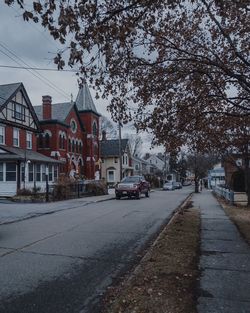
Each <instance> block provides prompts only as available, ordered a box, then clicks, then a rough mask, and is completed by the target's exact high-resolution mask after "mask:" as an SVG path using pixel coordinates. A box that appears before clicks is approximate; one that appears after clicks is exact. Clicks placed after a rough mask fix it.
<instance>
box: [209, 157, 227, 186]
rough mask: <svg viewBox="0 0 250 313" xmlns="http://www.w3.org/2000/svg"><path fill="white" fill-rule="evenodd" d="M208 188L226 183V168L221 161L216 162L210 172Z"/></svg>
mask: <svg viewBox="0 0 250 313" xmlns="http://www.w3.org/2000/svg"><path fill="white" fill-rule="evenodd" d="M207 183H208V188H211V189H212V188H214V187H216V186H218V185H225V170H224V167H222V166H221V163H219V164H216V165H215V166H214V167H213V169H212V170H210V171H209V172H208V181H207Z"/></svg>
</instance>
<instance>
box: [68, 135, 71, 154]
mask: <svg viewBox="0 0 250 313" xmlns="http://www.w3.org/2000/svg"><path fill="white" fill-rule="evenodd" d="M68 150H69V152H71V140H70V138H69V139H68Z"/></svg>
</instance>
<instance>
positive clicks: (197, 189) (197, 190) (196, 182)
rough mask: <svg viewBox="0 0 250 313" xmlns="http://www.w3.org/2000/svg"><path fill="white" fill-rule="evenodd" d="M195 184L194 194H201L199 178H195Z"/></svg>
mask: <svg viewBox="0 0 250 313" xmlns="http://www.w3.org/2000/svg"><path fill="white" fill-rule="evenodd" d="M194 184H195V188H194V192H195V193H199V179H198V178H197V177H195V179H194Z"/></svg>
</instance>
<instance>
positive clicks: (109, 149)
mask: <svg viewBox="0 0 250 313" xmlns="http://www.w3.org/2000/svg"><path fill="white" fill-rule="evenodd" d="M128 142H129V140H128V139H122V140H121V150H122V153H124V151H125V150H126V148H127V146H128ZM112 156H113V157H114V156H119V139H112V140H103V141H101V157H112Z"/></svg>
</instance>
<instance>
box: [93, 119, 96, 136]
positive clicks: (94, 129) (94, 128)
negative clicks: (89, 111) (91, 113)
mask: <svg viewBox="0 0 250 313" xmlns="http://www.w3.org/2000/svg"><path fill="white" fill-rule="evenodd" d="M93 135H95V136H97V126H96V122H94V123H93Z"/></svg>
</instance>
